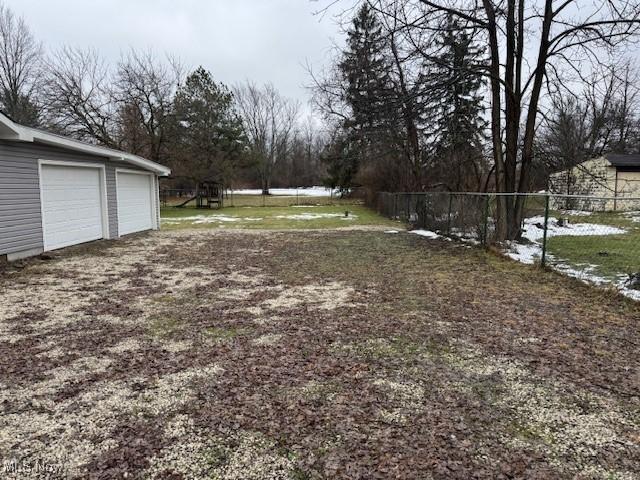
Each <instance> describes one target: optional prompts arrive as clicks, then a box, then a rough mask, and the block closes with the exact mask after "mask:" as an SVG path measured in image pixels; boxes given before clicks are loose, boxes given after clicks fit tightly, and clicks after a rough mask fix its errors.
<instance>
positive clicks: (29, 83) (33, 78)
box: [0, 4, 42, 125]
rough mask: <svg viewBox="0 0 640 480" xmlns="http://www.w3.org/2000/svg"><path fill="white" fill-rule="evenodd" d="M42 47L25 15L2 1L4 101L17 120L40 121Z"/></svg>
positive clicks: (0, 66) (1, 78)
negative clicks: (20, 14) (37, 96)
mask: <svg viewBox="0 0 640 480" xmlns="http://www.w3.org/2000/svg"><path fill="white" fill-rule="evenodd" d="M41 62H42V46H41V45H40V43H38V42H37V41H36V40H35V38H34V37H33V35H32V33H31V31H30V30H29V27H28V26H27V25H26V23H25V22H24V19H22V18H21V17H16V16H15V15H14V13H13V12H12V11H11V10H10V9H8V8H7V7H6V6H4V5H2V4H0V89H1V91H0V103H1V104H2V108H3V110H4V111H5V112H6V113H7V114H8V115H9V116H11V117H12V118H13V119H14V120H16V121H17V122H20V123H24V124H28V125H36V124H37V123H38V121H39V109H38V105H37V103H38V100H37V98H36V95H37V92H38V89H39V86H40V84H39V80H40V74H41V66H42V65H41Z"/></svg>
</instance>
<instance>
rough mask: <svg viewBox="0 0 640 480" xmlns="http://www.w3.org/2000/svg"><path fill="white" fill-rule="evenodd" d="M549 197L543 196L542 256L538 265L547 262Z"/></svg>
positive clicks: (543, 264)
mask: <svg viewBox="0 0 640 480" xmlns="http://www.w3.org/2000/svg"><path fill="white" fill-rule="evenodd" d="M549 198H550V195H549V194H548V193H547V195H546V196H545V198H544V231H543V234H542V256H541V257H540V265H541V266H543V267H544V266H545V265H546V264H547V231H548V227H549Z"/></svg>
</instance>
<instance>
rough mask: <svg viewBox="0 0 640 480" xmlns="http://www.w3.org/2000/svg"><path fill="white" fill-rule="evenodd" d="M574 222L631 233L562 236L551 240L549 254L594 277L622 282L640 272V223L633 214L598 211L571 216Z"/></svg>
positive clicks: (571, 221) (569, 217) (595, 228)
mask: <svg viewBox="0 0 640 480" xmlns="http://www.w3.org/2000/svg"><path fill="white" fill-rule="evenodd" d="M567 218H568V219H569V222H570V223H584V224H595V225H596V227H594V230H595V232H596V233H597V228H598V227H597V226H598V225H609V226H613V227H618V228H622V229H624V230H626V231H627V233H625V234H620V235H593V236H584V237H571V236H558V237H552V238H550V239H549V252H550V253H551V254H552V255H554V256H555V257H556V258H558V259H561V260H562V261H563V262H565V263H568V264H571V265H573V266H575V267H576V269H580V268H587V269H588V270H589V272H590V273H591V274H594V275H596V276H598V277H602V278H605V279H608V280H612V281H615V280H620V277H626V276H627V275H629V274H632V273H638V272H640V223H638V222H634V221H633V220H632V219H631V217H630V216H629V215H625V214H624V213H615V212H595V213H592V214H591V215H579V216H568V217H567Z"/></svg>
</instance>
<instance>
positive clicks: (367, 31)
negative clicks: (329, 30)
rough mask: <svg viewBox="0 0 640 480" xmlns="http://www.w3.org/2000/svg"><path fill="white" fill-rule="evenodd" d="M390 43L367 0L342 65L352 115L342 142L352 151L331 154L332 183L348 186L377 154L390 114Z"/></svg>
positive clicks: (349, 37)
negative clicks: (370, 158)
mask: <svg viewBox="0 0 640 480" xmlns="http://www.w3.org/2000/svg"><path fill="white" fill-rule="evenodd" d="M387 49H388V45H387V42H386V40H385V37H384V34H383V31H382V27H381V25H380V23H379V21H378V19H377V18H376V15H375V12H374V11H373V10H372V9H371V8H370V7H369V6H368V5H367V4H366V3H365V4H363V5H362V6H361V7H360V9H359V10H358V12H357V14H356V16H355V17H354V19H353V21H352V25H351V28H350V29H349V30H348V31H347V46H346V49H345V51H344V52H343V57H342V60H341V62H340V63H339V65H338V70H339V72H340V75H341V77H342V78H341V80H342V82H343V83H344V102H345V104H346V105H347V106H348V107H349V110H350V116H349V118H348V119H347V120H345V121H344V124H343V125H342V127H343V129H344V131H345V132H346V138H345V139H342V140H341V145H342V146H343V147H347V146H348V147H347V148H340V149H339V150H342V151H348V152H349V153H348V154H341V155H334V156H331V162H333V163H335V164H330V166H329V171H330V172H331V177H332V178H331V179H330V182H331V183H335V184H338V185H339V186H341V187H343V188H348V187H349V186H351V184H352V183H353V180H354V177H355V175H356V173H357V171H358V169H359V168H360V166H361V164H362V163H363V162H364V161H366V159H367V157H368V156H371V155H375V154H376V153H375V144H376V143H379V142H380V140H381V138H382V136H384V135H385V131H386V130H385V126H386V124H387V122H388V118H389V112H388V107H389V99H390V87H389V85H390V81H389V72H390V65H389V61H388V59H387Z"/></svg>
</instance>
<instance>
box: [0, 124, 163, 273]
mask: <svg viewBox="0 0 640 480" xmlns="http://www.w3.org/2000/svg"><path fill="white" fill-rule="evenodd" d="M169 173H170V170H169V169H168V168H166V167H164V166H162V165H159V164H157V163H155V162H151V161H149V160H147V159H144V158H141V157H138V156H136V155H132V154H129V153H125V152H121V151H117V150H112V149H109V148H104V147H98V146H95V145H90V144H87V143H84V142H80V141H77V140H73V139H70V138H67V137H63V136H60V135H55V134H52V133H48V132H45V131H42V130H38V129H35V128H30V127H25V126H23V125H18V124H17V123H15V122H13V121H12V120H11V119H9V118H8V117H6V116H5V115H2V114H1V113H0V256H6V258H7V259H8V260H9V261H12V260H17V259H19V258H25V257H28V256H32V255H38V254H40V253H42V252H46V251H50V250H56V249H59V248H63V247H67V246H70V245H76V244H80V243H85V242H90V241H93V240H99V239H115V238H118V237H120V236H123V235H127V234H130V233H135V232H141V231H145V230H155V229H158V228H159V226H160V206H159V200H158V177H159V176H166V175H168V174H169Z"/></svg>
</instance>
